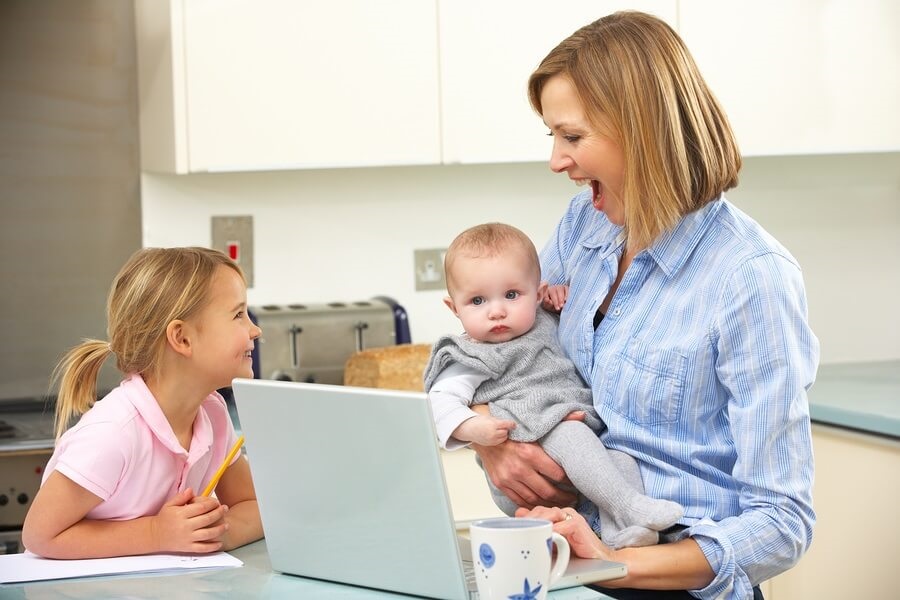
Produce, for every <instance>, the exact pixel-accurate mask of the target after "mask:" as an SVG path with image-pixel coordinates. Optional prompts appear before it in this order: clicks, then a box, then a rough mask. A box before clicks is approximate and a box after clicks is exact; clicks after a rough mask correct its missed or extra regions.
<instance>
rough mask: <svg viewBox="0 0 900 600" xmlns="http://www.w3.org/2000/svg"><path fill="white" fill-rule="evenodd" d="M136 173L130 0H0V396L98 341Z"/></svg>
mask: <svg viewBox="0 0 900 600" xmlns="http://www.w3.org/2000/svg"><path fill="white" fill-rule="evenodd" d="M139 184H140V179H139V155H138V104H137V74H136V59H135V37H134V11H133V5H132V2H131V1H130V0H78V1H77V2H72V1H70V0H2V1H0V289H2V293H0V324H2V331H3V339H4V342H3V344H2V345H0V400H6V399H22V398H33V397H38V396H42V395H44V394H45V393H46V392H47V389H48V383H49V378H50V373H51V371H52V369H53V366H54V365H55V363H56V361H57V360H58V359H59V358H60V356H61V355H62V353H63V352H64V351H65V350H66V349H67V348H69V347H71V346H73V345H75V344H77V343H78V342H79V341H80V340H81V338H83V337H98V338H102V339H106V295H107V292H108V290H109V286H110V283H111V282H112V279H113V277H114V276H115V274H116V272H117V271H118V270H119V267H121V266H122V264H123V263H124V262H125V260H126V259H127V258H128V256H130V255H131V253H132V252H134V251H135V250H137V249H138V248H140V247H141V230H140V222H139V219H140V187H139ZM112 362H113V361H109V365H108V366H107V367H106V368H105V369H104V371H103V374H102V379H101V387H111V386H112V385H115V383H116V382H117V381H118V374H117V373H116V372H115V369H114V368H113V367H112V366H111V365H112Z"/></svg>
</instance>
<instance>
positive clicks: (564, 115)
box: [541, 75, 625, 225]
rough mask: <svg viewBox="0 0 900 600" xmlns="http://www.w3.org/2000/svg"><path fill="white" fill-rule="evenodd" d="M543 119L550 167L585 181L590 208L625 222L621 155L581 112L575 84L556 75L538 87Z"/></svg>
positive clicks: (617, 147) (612, 142) (623, 166)
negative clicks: (549, 138)
mask: <svg viewBox="0 0 900 600" xmlns="http://www.w3.org/2000/svg"><path fill="white" fill-rule="evenodd" d="M541 108H542V109H543V113H544V114H543V117H544V123H545V124H546V125H547V127H549V128H550V135H552V136H553V154H552V155H551V156H550V168H551V169H552V170H553V172H554V173H566V174H567V175H568V176H569V179H572V180H573V181H575V182H576V183H578V184H579V185H583V184H586V183H589V184H590V185H591V188H592V190H593V202H594V208H596V209H597V210H602V211H603V212H604V213H606V216H607V218H608V219H609V220H610V221H611V222H613V223H615V224H616V225H624V224H625V206H624V204H623V193H622V192H623V185H624V180H625V155H624V154H623V153H622V149H621V148H620V147H619V145H618V144H617V143H616V142H615V141H613V139H612V138H611V137H610V136H609V134H608V130H607V129H606V128H604V127H600V128H598V127H595V126H594V125H592V124H591V123H590V122H589V121H588V119H587V116H586V115H585V111H584V108H583V107H582V105H581V101H580V100H579V99H578V95H577V94H576V93H575V87H574V86H573V85H572V83H571V82H570V81H569V79H568V78H566V77H564V76H562V75H556V76H554V77H551V78H550V79H548V80H547V82H546V83H545V84H544V89H543V90H542V91H541Z"/></svg>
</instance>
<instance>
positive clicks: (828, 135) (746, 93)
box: [679, 0, 900, 156]
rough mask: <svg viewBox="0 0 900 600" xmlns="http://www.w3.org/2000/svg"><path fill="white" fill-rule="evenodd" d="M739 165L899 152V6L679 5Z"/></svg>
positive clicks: (768, 1)
mask: <svg viewBox="0 0 900 600" xmlns="http://www.w3.org/2000/svg"><path fill="white" fill-rule="evenodd" d="M679 11H680V22H679V31H680V33H681V35H682V37H683V38H684V40H685V42H686V43H687V45H688V48H689V49H690V50H691V52H692V53H693V55H694V57H695V59H696V60H697V63H698V65H699V67H700V70H701V71H702V72H703V74H704V76H705V78H706V80H707V82H708V84H709V85H710V87H711V88H712V89H713V91H714V93H715V94H716V95H717V97H718V98H719V100H720V101H721V102H722V104H723V105H724V108H725V110H726V112H727V113H728V115H729V118H730V119H731V123H732V125H733V127H734V129H735V133H736V135H737V137H738V141H739V143H740V145H741V151H742V153H743V154H744V155H750V156H752V155H780V154H818V153H849V152H880V151H894V150H898V149H900V119H898V118H897V108H898V106H900V35H898V32H900V3H897V2H895V0H861V1H860V0H793V1H791V2H781V1H778V0H763V1H760V2H732V1H729V2H722V1H721V0H681V1H680V3H679Z"/></svg>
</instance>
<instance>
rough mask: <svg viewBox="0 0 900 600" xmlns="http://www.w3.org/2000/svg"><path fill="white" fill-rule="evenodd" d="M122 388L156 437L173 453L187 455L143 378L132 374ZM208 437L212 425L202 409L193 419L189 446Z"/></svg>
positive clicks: (210, 437)
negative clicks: (192, 431)
mask: <svg viewBox="0 0 900 600" xmlns="http://www.w3.org/2000/svg"><path fill="white" fill-rule="evenodd" d="M122 388H123V389H124V391H125V395H126V397H127V398H128V400H129V401H130V402H131V404H132V406H134V408H135V410H137V412H138V414H140V415H141V418H142V419H143V420H144V422H145V423H146V424H147V428H148V429H150V431H151V432H152V433H153V435H154V436H155V437H156V439H158V440H159V441H160V443H161V444H162V445H164V446H165V447H166V448H168V449H169V450H170V451H171V452H173V453H174V454H181V455H185V456H187V455H188V451H187V450H185V449H184V448H183V447H182V446H181V443H180V442H179V441H178V438H177V437H175V432H174V431H173V430H172V425H171V424H170V423H169V420H168V419H166V415H165V414H163V411H162V409H161V408H160V407H159V403H158V402H157V401H156V398H155V397H154V396H153V393H152V392H151V391H150V388H148V387H147V383H146V382H145V381H144V378H143V377H141V376H140V375H138V374H133V375H131V376H129V377H128V378H127V379H126V380H125V381H123V382H122ZM210 439H212V425H211V424H210V423H209V419H208V418H206V415H205V414H204V413H203V411H198V413H197V417H196V418H195V419H194V433H193V436H192V439H191V447H192V448H193V446H194V445H195V441H196V440H203V441H208V440H210ZM198 450H202V449H198Z"/></svg>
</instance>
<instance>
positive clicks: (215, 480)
mask: <svg viewBox="0 0 900 600" xmlns="http://www.w3.org/2000/svg"><path fill="white" fill-rule="evenodd" d="M243 445H244V436H243V435H242V436H241V437H239V438H238V439H237V441H236V442H235V443H234V446H232V448H231V452H229V453H228V456H226V457H225V460H223V461H222V466H221V467H219V470H218V471H216V474H215V475H213V478H212V479H210V480H209V485H207V486H206V489H205V490H203V494H202V495H203V496H209V495H210V494H212V491H213V490H214V489H216V485H218V483H219V480H220V479H222V474H223V473H225V469H227V468H228V465H230V464H231V459H232V458H234V455H235V454H237V453H238V450H240V449H241V446H243Z"/></svg>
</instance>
